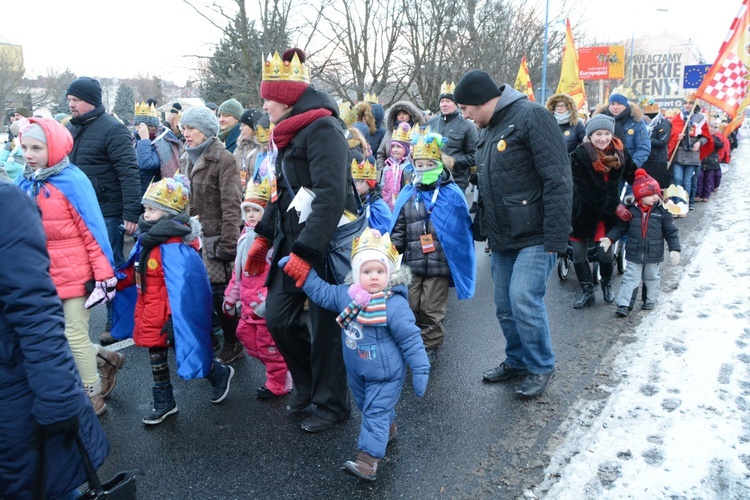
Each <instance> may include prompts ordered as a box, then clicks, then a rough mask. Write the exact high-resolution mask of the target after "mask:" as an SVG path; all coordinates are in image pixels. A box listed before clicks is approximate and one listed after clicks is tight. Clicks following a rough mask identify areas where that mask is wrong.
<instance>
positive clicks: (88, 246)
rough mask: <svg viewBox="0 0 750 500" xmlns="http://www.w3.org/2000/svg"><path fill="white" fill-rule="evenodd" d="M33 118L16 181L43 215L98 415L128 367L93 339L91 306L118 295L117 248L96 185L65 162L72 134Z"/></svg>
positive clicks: (73, 345)
mask: <svg viewBox="0 0 750 500" xmlns="http://www.w3.org/2000/svg"><path fill="white" fill-rule="evenodd" d="M28 120H29V121H28V122H27V123H26V125H25V127H21V129H20V143H21V148H22V150H23V152H24V159H25V160H26V166H25V167H24V169H23V172H22V173H21V175H20V176H19V177H18V178H17V179H16V184H17V185H18V186H19V187H20V188H21V189H23V190H24V191H25V192H27V193H28V194H29V196H31V197H32V198H33V199H34V201H35V202H36V204H37V205H38V206H39V210H40V211H41V214H42V222H43V225H44V233H45V235H46V237H47V251H48V252H49V257H50V268H49V273H50V276H51V277H52V282H53V283H54V284H55V288H56V289H57V293H58V295H59V296H60V299H61V300H62V304H63V311H64V313H65V337H66V338H67V340H68V345H69V346H70V350H71V351H72V353H73V358H74V359H75V363H76V368H77V369H78V374H79V376H80V377H81V381H82V382H83V386H84V388H85V390H86V394H88V396H89V398H90V400H91V404H92V406H93V408H94V411H95V412H96V414H97V415H101V414H103V413H104V412H105V411H107V405H106V404H105V403H104V399H103V398H104V397H106V396H108V395H109V393H110V392H112V389H114V386H115V382H116V377H117V370H119V369H120V367H122V364H123V363H124V362H125V358H124V356H123V355H122V354H120V353H118V352H116V351H112V350H109V349H106V348H104V347H102V346H100V345H96V344H94V343H92V342H91V339H90V338H89V317H90V316H91V311H90V308H92V307H93V306H95V305H96V304H99V303H101V302H106V301H110V300H111V299H112V298H113V297H114V295H115V284H116V283H117V278H115V269H114V258H113V255H112V248H111V247H110V244H109V239H108V237H107V228H106V226H105V224H104V218H103V217H102V212H101V209H100V208H99V204H98V202H97V200H96V193H95V192H94V188H93V186H92V185H91V182H90V181H89V180H88V178H87V177H86V175H85V174H84V173H83V172H82V171H81V170H80V169H79V168H78V167H76V166H75V165H73V164H71V163H70V161H69V159H68V154H69V153H70V151H71V150H72V149H73V137H72V136H71V135H70V132H68V130H67V129H66V128H65V127H64V126H62V125H61V124H60V123H58V122H56V121H55V120H51V119H48V118H29V119H28ZM92 289H93V290H92ZM89 294H90V295H89ZM87 296H88V298H87Z"/></svg>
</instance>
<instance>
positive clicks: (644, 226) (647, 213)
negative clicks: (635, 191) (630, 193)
mask: <svg viewBox="0 0 750 500" xmlns="http://www.w3.org/2000/svg"><path fill="white" fill-rule="evenodd" d="M635 204H636V205H637V206H638V208H640V209H641V212H642V213H643V216H642V217H641V234H642V235H643V239H644V240H645V239H646V232H647V231H648V219H649V217H651V209H652V208H654V206H653V205H651V206H650V207H647V206H646V205H644V204H643V203H641V200H638V201H636V202H635Z"/></svg>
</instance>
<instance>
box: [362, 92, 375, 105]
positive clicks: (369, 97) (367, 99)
mask: <svg viewBox="0 0 750 500" xmlns="http://www.w3.org/2000/svg"><path fill="white" fill-rule="evenodd" d="M365 102H369V103H370V104H377V103H378V96H377V94H375V93H374V92H373V93H370V92H366V93H365Z"/></svg>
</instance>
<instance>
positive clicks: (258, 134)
mask: <svg viewBox="0 0 750 500" xmlns="http://www.w3.org/2000/svg"><path fill="white" fill-rule="evenodd" d="M272 130H273V123H271V125H269V126H268V128H267V129H265V128H263V127H262V126H261V125H256V126H255V139H256V140H257V141H258V142H259V143H261V144H266V143H267V142H268V141H270V140H271V131H272Z"/></svg>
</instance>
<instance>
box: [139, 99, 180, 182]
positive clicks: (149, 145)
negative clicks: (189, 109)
mask: <svg viewBox="0 0 750 500" xmlns="http://www.w3.org/2000/svg"><path fill="white" fill-rule="evenodd" d="M133 124H134V125H135V130H134V132H133V135H134V138H135V157H136V159H137V160H138V175H139V176H140V179H141V193H145V192H146V190H147V189H148V186H149V184H151V182H156V181H159V180H161V179H162V178H163V177H172V176H173V175H174V174H175V172H177V170H178V169H179V168H180V149H181V147H182V143H180V140H179V139H178V138H177V136H176V135H174V134H173V133H172V131H171V130H170V129H169V128H167V127H165V126H164V125H162V124H161V123H160V121H159V111H158V110H157V109H156V108H155V107H154V105H153V104H150V105H147V104H146V103H145V102H141V103H140V104H136V106H135V117H134V118H133Z"/></svg>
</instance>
